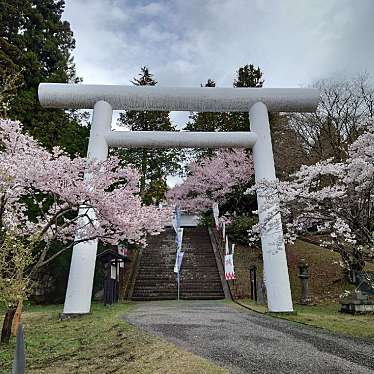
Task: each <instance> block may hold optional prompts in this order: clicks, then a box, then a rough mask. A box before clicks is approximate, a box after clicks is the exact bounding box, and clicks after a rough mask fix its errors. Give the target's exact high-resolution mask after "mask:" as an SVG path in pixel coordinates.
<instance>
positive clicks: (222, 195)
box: [167, 149, 253, 213]
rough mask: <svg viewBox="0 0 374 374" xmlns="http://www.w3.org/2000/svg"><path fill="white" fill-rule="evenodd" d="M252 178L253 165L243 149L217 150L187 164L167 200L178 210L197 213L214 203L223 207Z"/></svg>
mask: <svg viewBox="0 0 374 374" xmlns="http://www.w3.org/2000/svg"><path fill="white" fill-rule="evenodd" d="M252 176H253V163H252V160H251V158H250V157H249V156H248V155H247V153H246V152H245V151H244V150H230V149H226V150H220V151H218V152H216V153H215V155H214V156H213V157H205V158H202V159H200V160H197V161H193V162H191V163H190V164H189V165H188V175H187V177H186V179H185V180H184V181H183V183H181V184H180V185H177V186H175V187H173V188H172V189H171V190H170V191H169V192H168V194H167V198H168V200H169V201H172V202H173V203H175V204H177V205H179V206H180V207H181V208H182V209H185V210H188V211H191V212H197V213H201V212H204V211H206V210H207V209H211V208H212V205H213V203H214V202H217V203H218V204H220V205H221V204H223V203H225V201H226V200H227V198H228V195H229V194H230V193H231V192H232V191H233V190H234V188H236V187H238V186H244V185H246V184H248V181H249V180H250V179H251V178H252Z"/></svg>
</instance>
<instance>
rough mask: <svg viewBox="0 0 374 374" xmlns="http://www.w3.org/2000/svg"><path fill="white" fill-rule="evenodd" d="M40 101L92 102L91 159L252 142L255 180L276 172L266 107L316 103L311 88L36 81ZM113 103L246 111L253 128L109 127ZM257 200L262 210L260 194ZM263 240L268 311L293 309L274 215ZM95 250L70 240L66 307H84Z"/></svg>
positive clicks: (302, 107) (71, 105)
mask: <svg viewBox="0 0 374 374" xmlns="http://www.w3.org/2000/svg"><path fill="white" fill-rule="evenodd" d="M39 101H40V104H41V105H42V106H44V107H46V108H63V109H93V119H92V125H91V132H90V138H89V143H88V155H87V157H88V158H89V159H96V160H105V159H106V158H107V156H108V147H128V148H137V147H147V148H169V147H175V148H178V147H179V148H182V147H186V148H193V147H198V148H219V147H224V148H234V147H240V148H243V147H252V152H253V163H254V170H255V179H256V181H260V180H268V181H273V180H275V179H276V177H275V169H274V158H273V150H272V145H271V136H270V127H269V118H268V110H269V111H272V112H313V111H315V110H316V108H317V105H318V101H319V91H318V90H316V89H310V88H218V87H215V88H210V87H209V88H208V87H202V88H175V87H154V86H119V85H84V84H64V83H42V84H40V85H39ZM116 109H119V110H121V109H122V110H151V111H152V110H156V111H157V110H165V111H194V112H247V111H248V112H249V117H250V123H249V124H248V125H249V126H250V129H251V132H249V131H248V132H205V133H204V132H159V131H126V132H125V131H112V129H111V122H112V113H113V110H116ZM257 202H258V208H259V210H260V211H261V207H263V206H264V199H263V198H262V197H261V196H259V195H258V196H257ZM274 208H276V207H274ZM91 213H92V214H94V212H91ZM259 221H260V224H261V223H265V217H264V215H263V214H261V213H260V215H259ZM267 226H268V227H269V225H267ZM261 243H262V255H263V263H264V272H265V274H266V289H267V297H268V308H269V311H271V312H290V311H293V306H292V299H291V290H290V282H289V277H288V268H287V258H286V252H285V248H284V243H283V232H282V223H281V217H280V214H277V215H276V216H275V217H274V218H273V219H272V225H271V227H269V228H268V229H266V230H265V231H264V232H262V234H261ZM96 251H97V240H92V241H89V242H83V243H79V244H77V245H75V246H74V248H73V255H72V259H71V266H70V273H69V280H68V287H67V291H66V298H65V305H64V314H85V313H89V311H90V308H91V296H92V285H93V277H94V270H95V261H96Z"/></svg>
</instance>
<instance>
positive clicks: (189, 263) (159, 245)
mask: <svg viewBox="0 0 374 374" xmlns="http://www.w3.org/2000/svg"><path fill="white" fill-rule="evenodd" d="M183 250H184V252H185V256H184V258H183V263H182V269H181V274H180V277H181V278H180V279H181V288H180V291H181V298H186V299H191V300H193V299H204V300H205V299H222V298H224V294H223V290H222V285H221V280H220V276H219V273H218V270H217V264H216V259H215V256H214V252H213V249H212V247H211V244H210V238H209V234H208V231H207V229H205V228H185V231H184V237H183ZM174 264H175V233H174V230H173V229H167V230H165V231H164V232H162V233H161V234H160V235H159V236H155V237H151V239H150V241H149V245H148V246H147V247H145V248H144V249H143V254H142V258H141V259H140V264H139V268H138V272H137V279H136V281H135V284H134V292H133V297H132V299H133V300H139V301H140V300H169V299H176V297H177V284H176V274H175V273H174Z"/></svg>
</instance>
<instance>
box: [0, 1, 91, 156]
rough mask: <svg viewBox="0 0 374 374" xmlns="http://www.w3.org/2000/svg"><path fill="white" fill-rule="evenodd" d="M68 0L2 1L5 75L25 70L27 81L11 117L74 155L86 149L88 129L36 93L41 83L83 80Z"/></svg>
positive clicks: (0, 62)
mask: <svg viewBox="0 0 374 374" xmlns="http://www.w3.org/2000/svg"><path fill="white" fill-rule="evenodd" d="M64 5H65V2H64V1H63V0H57V1H56V0H13V1H5V2H4V1H2V2H0V47H1V49H0V74H1V75H2V76H4V75H6V74H9V72H21V74H22V85H21V86H20V87H19V88H18V90H17V95H16V97H15V99H14V100H13V101H12V106H11V109H10V111H9V112H8V115H9V117H10V118H12V119H17V120H19V121H21V122H22V123H23V124H24V129H25V130H27V131H28V132H29V133H30V134H31V135H32V136H34V137H35V138H36V139H38V140H39V141H40V142H41V143H42V144H43V145H44V146H46V147H47V148H52V147H53V146H56V145H59V146H61V147H63V148H64V149H65V150H67V151H68V152H69V153H70V154H75V153H80V154H82V155H84V154H85V152H86V147H87V138H88V128H87V126H81V125H80V124H79V123H78V122H79V120H80V116H79V115H77V114H75V116H74V118H72V117H71V116H70V115H69V114H68V113H67V112H65V111H64V110H59V109H54V110H51V109H48V110H46V109H44V108H42V107H41V106H40V104H39V102H38V97H37V89H38V85H39V83H41V82H59V83H66V82H75V83H77V82H79V79H78V78H76V76H75V66H74V63H73V58H72V56H71V51H72V50H73V49H74V47H75V40H74V38H73V33H72V31H71V29H70V25H69V23H68V22H67V21H62V19H61V16H62V13H63V10H64Z"/></svg>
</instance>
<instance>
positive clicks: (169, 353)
mask: <svg viewBox="0 0 374 374" xmlns="http://www.w3.org/2000/svg"><path fill="white" fill-rule="evenodd" d="M130 308H131V304H128V303H125V304H117V305H115V306H113V307H111V308H105V307H104V306H102V305H98V304H94V305H93V314H91V315H87V316H84V317H80V318H75V319H72V320H69V321H59V319H58V314H59V312H60V311H61V306H47V307H45V306H40V307H31V308H29V310H26V311H25V313H24V314H23V323H24V326H25V337H26V355H27V368H28V370H27V373H30V374H36V373H54V374H60V373H78V372H79V373H98V374H100V373H105V374H107V373H179V374H183V373H186V374H187V373H212V374H213V373H228V371H227V370H226V369H223V368H220V367H218V366H216V365H214V364H212V363H210V362H209V361H207V360H205V359H202V358H200V357H198V356H196V355H193V354H191V353H188V352H185V351H183V350H181V349H179V348H176V347H175V346H174V345H172V344H169V343H167V342H165V341H163V340H161V339H158V338H156V337H153V336H151V335H149V334H147V333H145V332H142V331H140V330H138V329H137V328H135V327H134V326H132V325H129V324H128V323H126V322H124V321H121V319H120V317H121V315H123V314H125V313H126V312H128V311H129V310H130ZM0 314H1V313H0ZM1 320H2V318H1ZM13 351H14V339H13V340H12V343H11V344H10V345H9V346H0V357H1V360H0V372H1V373H8V372H10V368H11V360H12V356H13Z"/></svg>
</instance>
